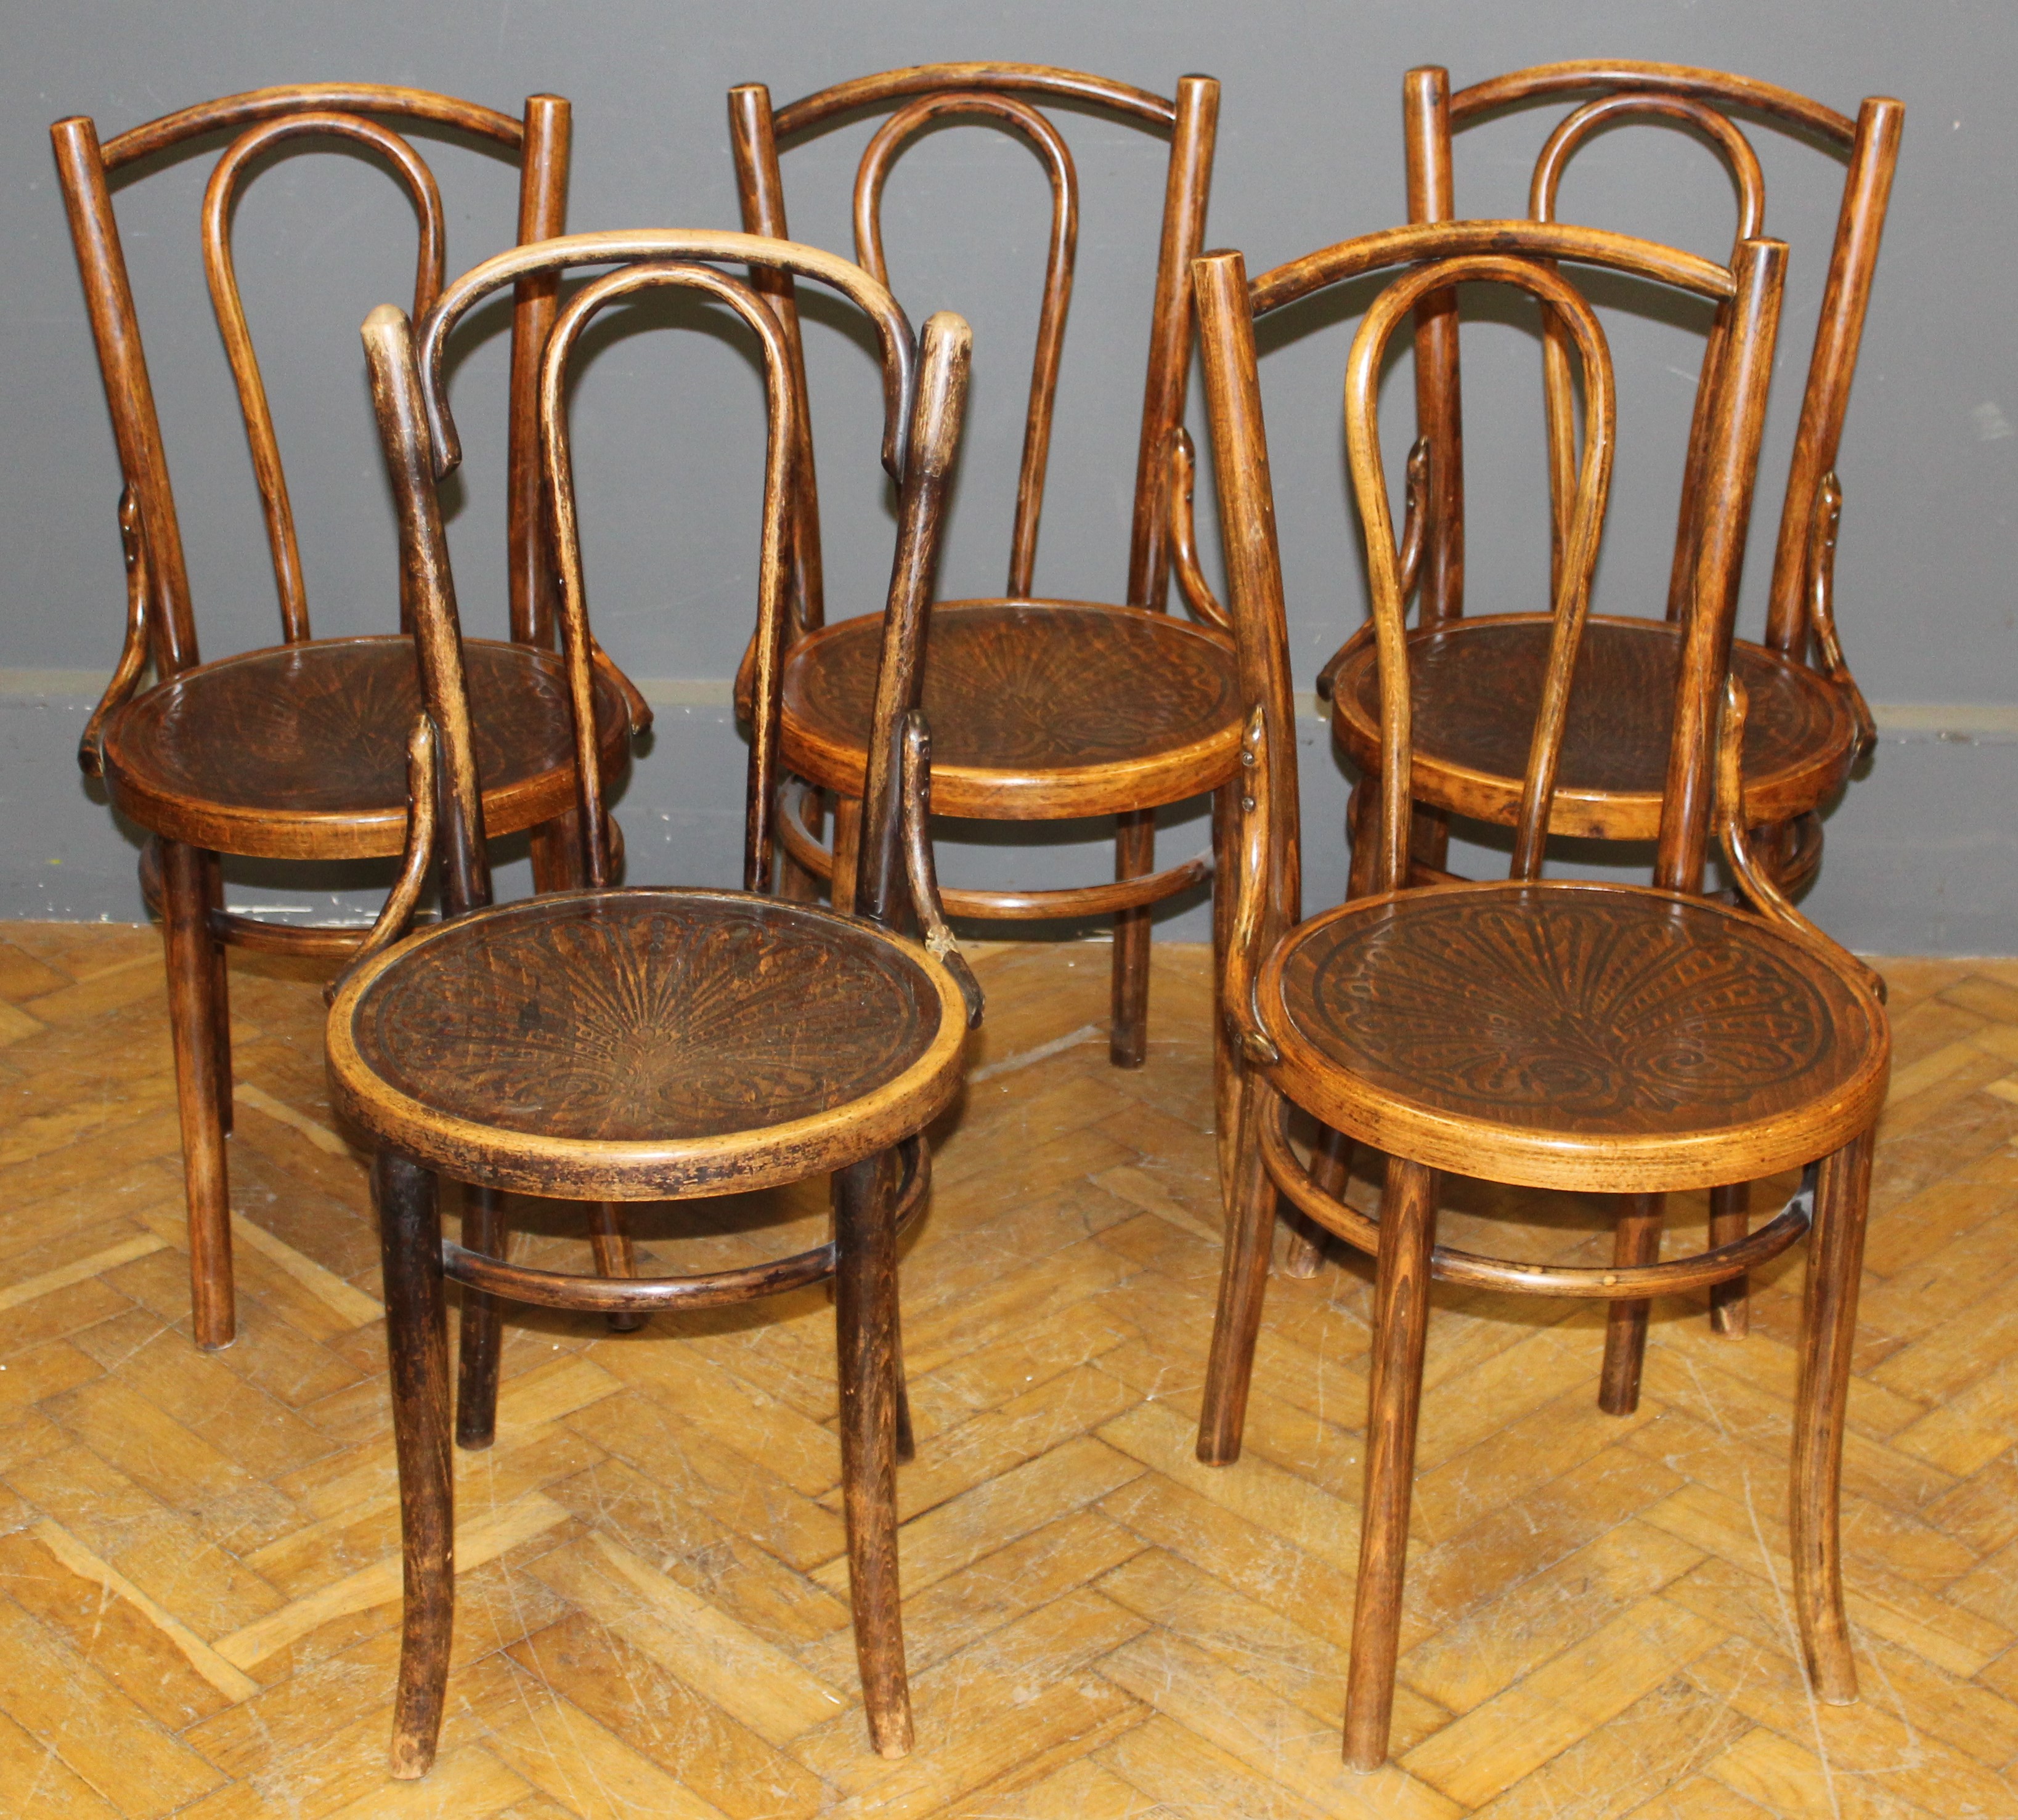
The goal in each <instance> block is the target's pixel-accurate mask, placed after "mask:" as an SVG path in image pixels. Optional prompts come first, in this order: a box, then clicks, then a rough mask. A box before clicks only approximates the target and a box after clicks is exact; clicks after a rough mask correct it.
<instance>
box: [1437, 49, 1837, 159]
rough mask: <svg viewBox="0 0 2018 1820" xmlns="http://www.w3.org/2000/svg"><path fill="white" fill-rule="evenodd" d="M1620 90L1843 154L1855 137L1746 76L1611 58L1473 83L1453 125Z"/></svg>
mask: <svg viewBox="0 0 2018 1820" xmlns="http://www.w3.org/2000/svg"><path fill="white" fill-rule="evenodd" d="M1622 89H1630V90H1632V91H1633V92H1636V93H1639V94H1643V95H1675V96H1683V97H1685V98H1687V99H1691V100H1694V101H1704V102H1708V103H1710V104H1711V105H1712V106H1713V107H1744V108H1749V109H1750V110H1752V112H1753V113H1755V114H1765V115H1767V116H1768V117H1770V118H1771V119H1774V120H1777V121H1782V122H1784V123H1785V124H1786V125H1788V126H1793V127H1798V128H1801V129H1802V130H1803V131H1805V132H1811V133H1814V134H1816V135H1818V136H1819V137H1821V138H1822V139H1827V140H1828V141H1829V142H1830V143H1832V144H1834V145H1838V146H1844V147H1846V148H1847V147H1848V146H1849V145H1850V143H1851V141H1852V140H1853V139H1855V138H1856V137H1857V125H1856V122H1855V121H1852V120H1850V119H1849V118H1848V117H1846V116H1845V115H1843V114H1839V113H1837V112H1836V110H1835V109H1834V108H1833V107H1824V106H1823V105H1822V103H1821V102H1819V101H1811V100H1810V99H1808V97H1807V96H1805V95H1797V94H1796V93H1795V92H1794V91H1793V90H1792V89H1791V88H1780V87H1778V85H1775V84H1774V83H1771V82H1758V81H1753V80H1752V78H1750V77H1749V76H1734V75H1730V74H1727V72H1726V71H1724V70H1704V69H1698V68H1695V67H1692V66H1691V65H1688V64H1686V63H1636V62H1633V61H1632V60H1629V59H1622V58H1612V57H1590V58H1585V59H1581V60H1576V61H1573V62H1570V63H1537V64H1536V65H1535V66H1534V67H1533V68H1532V69H1526V70H1513V71H1511V72H1510V73H1509V74H1506V75H1504V76H1494V77H1492V78H1489V79H1488V80H1487V81H1483V82H1474V83H1473V84H1472V85H1471V86H1470V88H1460V89H1459V90H1458V91H1457V92H1456V94H1454V95H1453V96H1451V98H1450V118H1451V125H1452V126H1458V125H1462V124H1463V122H1464V121H1468V120H1472V119H1475V118H1476V117H1477V116H1479V115H1481V114H1489V113H1491V112H1492V110H1494V109H1495V108H1499V107H1516V106H1518V105H1519V104H1520V103H1523V102H1528V101H1547V100H1553V99H1559V98H1561V97H1562V96H1569V95H1582V94H1588V93H1589V92H1592V91H1593V90H1597V91H1599V92H1615V91H1618V90H1622Z"/></svg>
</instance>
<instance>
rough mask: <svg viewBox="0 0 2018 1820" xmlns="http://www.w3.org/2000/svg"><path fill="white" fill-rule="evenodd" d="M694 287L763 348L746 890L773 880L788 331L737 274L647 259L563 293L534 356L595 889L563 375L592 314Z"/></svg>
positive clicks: (789, 417)
mask: <svg viewBox="0 0 2018 1820" xmlns="http://www.w3.org/2000/svg"><path fill="white" fill-rule="evenodd" d="M665 288H674V289H682V290H689V291H700V292H701V293H702V294H703V295H705V296H708V297H711V298H714V300H715V301H716V302H718V303H721V304H724V305H727V306H728V308H729V309H731V310H732V311H733V312H735V313H736V315H737V316H740V317H741V318H742V319H743V321H744V322H746V323H748V324H749V326H750V329H751V330H752V331H753V332H754V334H755V335H756V337H757V339H758V343H759V345H761V348H762V349H763V357H764V392H765V406H766V413H767V423H768V425H769V433H768V435H767V438H766V441H765V456H764V530H763V543H762V551H761V557H760V558H759V562H758V582H757V636H756V639H755V641H754V656H755V672H754V673H755V679H756V689H755V694H754V699H753V702H752V704H751V716H750V717H751V722H752V725H751V738H750V760H749V765H748V775H747V788H746V791H745V795H744V816H745V821H744V840H743V889H744V890H746V891H759V890H765V889H767V888H768V887H769V883H770V878H771V858H772V840H773V835H772V800H773V798H774V796H775V794H776V790H775V785H774V780H775V778H776V771H777V764H778V720H779V688H780V685H781V683H782V681H783V667H782V660H783V653H784V634H785V621H786V615H787V611H788V610H789V604H790V602H789V596H790V570H789V566H788V565H789V562H790V547H789V545H790V536H791V521H790V512H791V486H790V480H791V468H792V462H793V452H794V450H795V449H796V448H797V446H798V437H799V426H798V401H797V394H796V392H795V391H794V387H793V385H792V363H791V351H790V348H789V347H788V346H787V343H786V341H785V334H784V330H783V329H782V328H781V327H779V323H778V320H777V318H776V316H773V315H772V313H771V312H770V310H769V309H768V308H767V307H766V306H765V303H764V302H763V300H762V298H760V297H758V294H756V292H755V291H753V290H751V289H750V287H749V286H748V285H747V284H745V283H742V282H741V281H740V280H737V279H734V278H731V277H729V276H726V275H725V274H724V273H720V272H718V271H716V270H715V269H714V268H713V267H712V266H710V265H693V264H685V263H680V264H670V263H669V264H664V265H660V264H652V265H627V266H624V267H622V268H620V269H618V270H617V271H614V272H609V273H604V274H603V276H602V277H600V278H599V279H597V280H595V283H592V284H590V285H588V287H585V288H584V290H582V291H580V292H579V293H578V294H577V295H576V296H575V297H573V298H571V299H570V302H569V303H568V305H567V307H566V309H563V310H562V312H561V313H560V316H559V319H558V320H556V321H555V323H554V327H553V330H552V334H549V335H548V338H547V346H546V352H545V354H544V356H543V357H542V359H541V363H540V447H541V459H542V461H543V463H544V473H545V476H546V482H547V498H548V506H549V508H550V510H551V511H552V515H553V533H554V558H555V565H556V566H557V569H558V572H559V584H560V612H561V625H562V631H563V634H564V635H565V649H566V654H567V666H568V687H569V691H570V694H571V695H572V696H573V703H574V727H575V775H576V780H577V788H578V790H579V794H580V804H581V828H582V841H583V846H584V850H585V854H586V858H587V862H588V866H587V869H588V879H587V882H588V885H589V886H590V887H591V888H592V889H600V888H601V887H603V886H606V885H609V884H613V883H615V879H614V876H613V868H612V866H611V864H610V855H609V823H608V821H607V819H606V815H607V805H606V803H605V802H604V800H603V789H602V754H601V753H600V752H599V750H598V741H597V736H596V723H595V641H594V640H593V639H592V637H591V635H590V632H589V626H588V594H587V591H586V589H585V587H584V582H583V576H582V562H581V535H580V525H579V522H578V520H577V515H576V511H575V486H574V457H573V447H572V443H571V439H570V435H569V433H568V421H567V396H566V386H567V373H568V365H569V363H570V360H571V359H573V355H574V350H575V347H576V345H577V342H578V341H580V338H581V334H582V331H583V330H584V329H585V328H587V327H588V324H589V323H590V322H591V320H594V318H595V316H596V315H597V314H598V312H600V311H601V310H602V309H605V308H606V307H607V306H608V305H610V304H613V303H615V302H619V301H620V299H623V298H629V297H634V296H635V295H637V294H638V293H640V292H642V291H655V290H660V289H665Z"/></svg>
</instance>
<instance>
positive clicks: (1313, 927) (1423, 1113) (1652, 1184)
mask: <svg viewBox="0 0 2018 1820" xmlns="http://www.w3.org/2000/svg"><path fill="white" fill-rule="evenodd" d="M1514 890H1521V891H1534V890H1540V891H1545V892H1550V893H1557V892H1560V893H1565V894H1567V893H1571V892H1579V893H1594V894H1609V895H1615V896H1620V897H1638V898H1644V899H1647V900H1648V901H1652V902H1656V903H1659V904H1662V905H1683V906H1685V907H1686V908H1688V909H1689V910H1690V911H1691V912H1701V913H1702V914H1704V915H1709V916H1713V917H1720V918H1723V919H1728V920H1730V921H1732V922H1734V923H1739V924H1741V925H1742V926H1745V929H1746V930H1748V931H1749V933H1751V934H1752V935H1754V936H1756V937H1758V938H1759V940H1761V941H1766V942H1769V943H1772V944H1776V945H1778V946H1781V947H1782V948H1785V949H1787V950H1788V951H1790V952H1792V953H1794V954H1796V955H1799V956H1800V957H1802V959H1803V961H1805V962H1806V963H1807V964H1808V965H1810V966H1814V965H1816V964H1819V965H1820V966H1822V967H1824V968H1825V969H1827V970H1828V971H1829V972H1830V973H1832V975H1833V977H1835V979H1836V980H1838V981H1839V983H1840V984H1841V985H1842V987H1843V989H1844V990H1845V991H1846V992H1847V993H1849V994H1850V996H1851V997H1852V998H1854V999H1855V1000H1856V1001H1857V1004H1858V1006H1859V1008H1860V1009H1861V1010H1862V1011H1863V1013H1864V1016H1865V1018H1866V1020H1867V1021H1868V1026H1869V1029H1870V1031H1871V1040H1870V1041H1869V1042H1868V1044H1867V1045H1866V1046H1865V1050H1864V1054H1863V1055H1862V1056H1861V1058H1860V1060H1859V1062H1858V1064H1857V1067H1855V1068H1854V1069H1853V1070H1852V1071H1850V1074H1849V1075H1848V1077H1847V1078H1846V1079H1844V1080H1843V1081H1842V1082H1839V1084H1838V1085H1836V1086H1835V1088H1834V1089H1832V1091H1831V1092H1828V1093H1826V1094H1821V1095H1817V1097H1816V1098H1815V1099H1814V1100H1812V1101H1810V1102H1804V1103H1803V1104H1801V1105H1799V1106H1797V1107H1792V1108H1790V1109H1788V1110H1785V1111H1781V1112H1778V1113H1775V1114H1770V1115H1769V1116H1767V1117H1763V1118H1752V1119H1732V1120H1730V1121H1725V1122H1722V1123H1713V1122H1706V1123H1705V1125H1703V1126H1702V1127H1701V1128H1696V1129H1691V1130H1687V1131H1682V1132H1672V1131H1671V1132H1604V1133H1596V1132H1593V1133H1588V1134H1579V1133H1578V1132H1573V1131H1566V1130H1561V1129H1550V1128H1538V1127H1535V1126H1530V1125H1513V1124H1509V1123H1504V1122H1502V1121H1498V1120H1495V1119H1491V1118H1485V1117H1481V1116H1477V1115H1474V1114H1463V1113H1459V1112H1454V1111H1452V1110H1450V1109H1449V1108H1448V1107H1440V1106H1437V1105H1434V1104H1432V1103H1429V1102H1427V1100H1421V1099H1416V1098H1413V1097H1411V1096H1409V1095H1408V1094H1407V1093H1406V1092H1403V1091H1401V1090H1398V1089H1392V1088H1389V1087H1386V1086H1383V1085H1379V1084H1377V1083H1375V1082H1370V1081H1368V1080H1365V1078H1362V1077H1360V1076H1358V1075H1357V1074H1354V1073H1353V1072H1352V1071H1351V1070H1350V1069H1349V1068H1347V1067H1344V1066H1343V1065H1341V1064H1340V1063H1337V1062H1336V1061H1333V1060H1331V1059H1329V1057H1327V1056H1325V1055H1324V1054H1323V1053H1322V1051H1320V1050H1319V1049H1318V1048H1317V1047H1316V1046H1315V1044H1313V1043H1311V1042H1310V1041H1309V1040H1308V1039H1307V1038H1305V1037H1304V1035H1303V1034H1302V1033H1301V1031H1300V1030H1299V1029H1298V1028H1297V1024H1296V1020H1295V1019H1294V1017H1293V1016H1292V1015H1291V1013H1290V1012H1289V1008H1288V1005H1287V1003H1286V998H1285V996H1284V993H1283V984H1282V982H1283V973H1284V970H1285V967H1286V964H1287V962H1288V960H1289V956H1290V955H1292V954H1293V952H1295V950H1296V949H1297V948H1298V947H1299V946H1300V944H1301V943H1302V941H1307V939H1308V938H1309V937H1311V936H1312V935H1314V934H1315V933H1317V932H1318V931H1319V930H1322V929H1324V928H1325V927H1327V926H1330V925H1332V924H1334V923H1338V922H1340V921H1341V920H1343V919H1346V918H1348V917H1351V916H1353V915H1364V914H1365V913H1367V912H1369V911H1372V910H1374V909H1377V908H1387V907H1389V906H1392V905H1406V904H1409V903H1410V902H1417V903H1425V902H1427V901H1430V899H1432V898H1435V899H1439V900H1441V899H1446V898H1448V897H1449V896H1451V895H1452V894H1457V893H1464V894H1472V895H1477V896H1488V895H1492V894H1499V893H1505V892H1510V891H1514ZM1255 997H1256V1002H1257V1005H1258V1006H1260V1010H1261V1023H1262V1027H1263V1028H1264V1031H1266V1032H1267V1034H1268V1037H1269V1039H1270V1040H1271V1042H1273V1043H1274V1044H1275V1047H1276V1049H1277V1051H1278V1054H1279V1056H1280V1060H1279V1061H1278V1062H1276V1063H1272V1064H1270V1065H1268V1068H1267V1073H1268V1076H1269V1078H1270V1080H1271V1084H1272V1085H1274V1086H1275V1088H1276V1089H1277V1090H1278V1092H1281V1093H1282V1095H1283V1096H1285V1097H1286V1098H1287V1099H1289V1100H1291V1101H1293V1103H1295V1104H1297V1105H1298V1106H1300V1107H1302V1108H1303V1109H1304V1110H1305V1111H1307V1112H1308V1113H1310V1114H1311V1115H1312V1116H1313V1117H1315V1118H1318V1119H1321V1120H1322V1121H1324V1122H1325V1124H1327V1125H1332V1126H1333V1127H1335V1128H1337V1129H1338V1130H1340V1131H1341V1132H1344V1134H1345V1135H1346V1136H1348V1137H1350V1138H1352V1139H1354V1140H1355V1141H1356V1142H1358V1143H1365V1144H1368V1145H1370V1146H1372V1147H1374V1148H1376V1149H1377V1150H1383V1151H1387V1152H1391V1153H1394V1154H1400V1155H1401V1156H1404V1157H1408V1158H1409V1160H1411V1161H1414V1162H1418V1163H1422V1164H1424V1165H1427V1166H1428V1167H1430V1168H1434V1169H1439V1170H1444V1171H1447V1172H1449V1173H1452V1174H1454V1175H1470V1176H1474V1177H1476V1178H1478V1179H1482V1180H1485V1181H1490V1182H1499V1183H1506V1184H1507V1185H1509V1186H1514V1187H1521V1188H1561V1189H1568V1190H1586V1191H1591V1192H1602V1193H1658V1192H1663V1191H1670V1190H1674V1191H1679V1190H1688V1189H1694V1188H1713V1187H1719V1186H1723V1185H1724V1184H1725V1183H1731V1182H1742V1181H1753V1180H1757V1179H1760V1178H1762V1177H1764V1176H1767V1175H1773V1174H1775V1173H1777V1172H1778V1171H1780V1170H1782V1169H1790V1168H1805V1167H1806V1165H1808V1164H1810V1163H1811V1162H1813V1161H1815V1160H1816V1159H1817V1157H1823V1156H1826V1155H1828V1154H1829V1153H1830V1152H1831V1151H1832V1150H1837V1149H1839V1148H1840V1147H1842V1146H1843V1145H1844V1144H1846V1143H1849V1142H1850V1139H1853V1138H1854V1137H1857V1136H1859V1135H1861V1133H1862V1132H1864V1131H1866V1130H1868V1128H1870V1127H1871V1125H1872V1124H1873V1123H1875V1121H1876V1119H1877V1117H1878V1114H1879V1110H1880V1108H1881V1107H1882V1105H1883V1103H1884V1099H1885V1090H1886V1085H1887V1082H1888V1080H1889V1078H1890V1063H1891V1036H1890V1026H1889V1024H1887V1022H1886V1017H1885V1012H1884V1008H1883V1006H1882V1005H1881V1004H1880V1003H1879V1001H1878V998H1877V997H1876V996H1875V994H1873V993H1872V991H1870V989H1869V988H1868V987H1867V986H1866V985H1865V984H1864V982H1863V981H1862V980H1861V979H1858V978H1857V977H1856V976H1855V975H1853V974H1852V973H1850V972H1849V970H1847V969H1845V968H1843V967H1842V966H1840V965H1839V963H1837V962H1835V960H1834V959H1833V958H1832V956H1831V955H1828V953H1827V952H1825V950H1823V949H1822V948H1821V947H1820V946H1819V945H1818V944H1814V943H1811V942H1810V941H1806V940H1804V939H1803V938H1802V937H1799V936H1798V935H1796V934H1795V933H1792V931H1791V930H1787V929H1785V928H1783V927H1781V926H1778V925H1775V924H1772V923H1767V922H1765V921H1763V919H1760V918H1759V917H1758V916H1756V915H1753V914H1752V913H1751V912H1748V911H1744V910H1739V909H1736V908H1733V907H1732V906H1730V905H1726V904H1719V903H1716V902H1715V901H1712V900H1711V899H1709V898H1705V897H1691V896H1687V895H1685V894H1682V893H1680V892H1674V891H1664V890H1656V889H1655V888H1654V887H1651V886H1646V885H1622V884H1611V883H1606V882H1604V881H1601V880H1589V879H1547V880H1543V881H1537V882H1535V883H1518V882H1516V881H1511V880H1506V879H1493V880H1488V881H1485V882H1483V883H1458V884H1449V885H1432V886H1421V887H1415V888H1413V889H1411V890H1406V891H1397V892H1387V893H1384V894H1380V895H1379V896H1376V897H1360V898H1355V899H1354V900H1353V901H1351V902H1349V903H1347V904H1343V905H1340V906H1338V908H1336V909H1333V910H1329V911H1325V912H1322V914H1321V915H1317V916H1314V917H1311V918H1310V919H1308V920H1307V921H1305V922H1304V923H1299V924H1298V925H1297V926H1296V927H1295V928H1294V929H1292V930H1289V932H1288V933H1286V935H1285V936H1284V937H1282V940H1281V941H1279V942H1278V943H1277V944H1275V948H1274V949H1273V950H1272V951H1271V952H1270V954H1269V955H1268V959H1267V960H1266V961H1265V962H1264V964H1263V966H1262V970H1261V973H1260V978H1259V980H1257V985H1256V993H1255Z"/></svg>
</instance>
